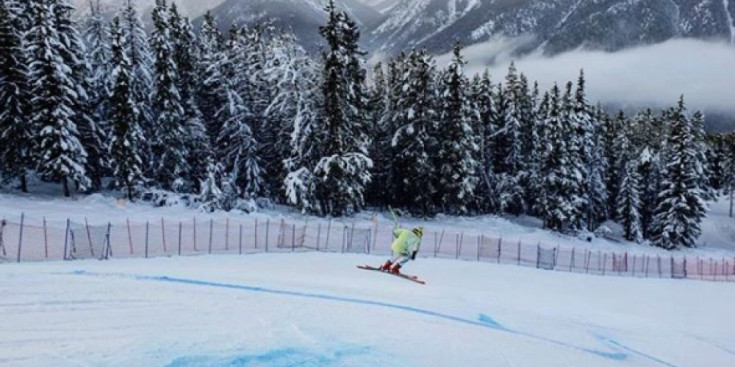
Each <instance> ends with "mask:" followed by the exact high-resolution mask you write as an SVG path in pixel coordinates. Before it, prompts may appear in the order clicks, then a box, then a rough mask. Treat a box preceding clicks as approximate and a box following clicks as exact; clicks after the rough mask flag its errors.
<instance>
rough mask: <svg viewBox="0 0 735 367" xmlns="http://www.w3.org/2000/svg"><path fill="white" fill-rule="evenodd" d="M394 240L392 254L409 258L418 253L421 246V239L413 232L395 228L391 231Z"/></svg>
mask: <svg viewBox="0 0 735 367" xmlns="http://www.w3.org/2000/svg"><path fill="white" fill-rule="evenodd" d="M393 236H394V237H395V240H394V241H393V245H391V247H390V248H391V250H393V253H394V254H401V255H406V256H410V255H411V253H413V252H418V251H419V247H420V246H421V237H419V236H417V235H416V233H414V232H413V230H410V229H403V228H399V227H396V229H394V230H393Z"/></svg>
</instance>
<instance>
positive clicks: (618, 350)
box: [61, 270, 680, 367]
mask: <svg viewBox="0 0 735 367" xmlns="http://www.w3.org/2000/svg"><path fill="white" fill-rule="evenodd" d="M71 274H73V275H78V276H88V277H98V278H106V277H112V278H120V279H131V280H136V281H149V282H163V283H174V284H183V285H191V286H202V287H210V288H224V289H234V290H240V291H247V292H255V293H267V294H275V295H281V296H289V297H299V298H311V299H320V300H327V301H335V302H343V303H353V304H360V305H366V306H376V307H383V308H390V309H394V310H399V311H405V312H412V313H415V314H420V315H424V316H430V317H435V318H439V319H443V320H448V321H452V322H456V323H461V324H466V325H472V326H478V327H483V328H487V329H490V330H494V331H498V332H502V333H508V334H512V335H517V336H520V337H525V338H528V339H531V340H535V341H541V342H545V343H549V344H553V345H556V346H560V347H564V348H568V349H572V350H575V351H578V352H583V353H587V354H592V355H595V356H598V357H601V358H605V359H609V360H615V361H625V360H627V359H629V358H630V357H631V356H632V355H635V356H638V357H641V358H645V359H648V360H650V361H653V362H656V363H658V364H660V365H662V366H667V367H680V366H678V365H675V364H671V363H669V362H666V361H664V360H661V359H659V358H657V357H655V356H652V355H650V354H647V353H645V352H642V351H639V350H636V349H634V348H631V347H629V346H626V345H624V344H622V343H620V342H618V341H616V340H614V339H612V338H609V337H604V336H601V335H595V337H596V338H597V339H598V340H599V341H600V342H601V343H602V344H604V345H605V347H606V348H607V349H608V351H605V350H597V349H591V348H587V347H581V346H577V345H573V344H569V343H566V342H563V341H559V340H554V339H550V338H547V337H544V336H539V335H534V334H530V333H527V332H523V331H517V330H513V329H509V328H506V327H504V326H503V325H501V324H500V323H498V322H497V321H495V320H494V319H493V318H492V317H490V316H489V315H486V314H480V315H479V316H478V318H477V320H470V319H466V318H463V317H459V316H453V315H449V314H444V313H440V312H436V311H431V310H426V309H421V308H417V307H412V306H405V305H399V304H392V303H387V302H380V301H373V300H368V299H360V298H350V297H341V296H333V295H327V294H318V293H309V292H300V291H289V290H279V289H270V288H265V287H256V286H249V285H242V284H228V283H218V282H210V281H205V280H196V279H184V278H176V277H169V276H146V275H135V274H124V273H94V272H89V271H86V270H79V271H74V272H72V273H71ZM61 275H67V273H64V274H61ZM353 352H354V353H358V354H359V353H361V352H359V351H352V352H349V351H347V353H353ZM295 354H298V355H301V354H303V352H299V351H296V350H292V349H284V350H279V351H273V352H271V353H268V354H266V355H262V356H249V357H237V358H236V359H237V360H238V361H239V362H243V361H259V362H264V361H266V360H277V359H280V358H285V357H288V356H290V355H295ZM200 358H204V357H200ZM200 362H203V360H201V359H196V358H194V359H192V358H184V359H179V360H177V361H174V363H172V364H170V365H169V367H174V366H175V367H182V366H194V365H198V363H200ZM332 362H334V361H332Z"/></svg>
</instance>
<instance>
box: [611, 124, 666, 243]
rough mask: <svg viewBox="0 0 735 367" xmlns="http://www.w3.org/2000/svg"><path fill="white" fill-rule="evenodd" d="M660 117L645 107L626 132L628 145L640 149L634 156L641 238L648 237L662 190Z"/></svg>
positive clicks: (661, 131) (612, 163) (661, 130)
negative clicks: (638, 184)
mask: <svg viewBox="0 0 735 367" xmlns="http://www.w3.org/2000/svg"><path fill="white" fill-rule="evenodd" d="M606 118H609V117H606ZM662 121H663V118H661V117H657V116H654V115H653V113H652V112H651V110H650V109H648V110H644V111H642V112H641V113H639V114H638V115H636V116H635V118H634V119H633V123H632V129H631V131H632V133H631V134H629V136H630V139H629V141H630V145H631V146H633V147H635V148H636V150H637V151H639V154H638V155H637V157H636V159H637V160H638V171H639V173H640V176H641V180H640V188H641V192H640V201H641V209H640V217H641V228H642V231H643V238H644V239H648V238H650V229H651V222H652V221H653V212H654V210H655V209H656V206H657V205H658V194H659V193H660V192H661V179H662V178H661V175H662V171H663V168H664V167H663V162H662V159H661V154H662V149H663V146H664V144H665V141H662V136H665V135H666V132H665V130H666V129H664V126H663V122H662ZM614 164H615V162H609V165H614Z"/></svg>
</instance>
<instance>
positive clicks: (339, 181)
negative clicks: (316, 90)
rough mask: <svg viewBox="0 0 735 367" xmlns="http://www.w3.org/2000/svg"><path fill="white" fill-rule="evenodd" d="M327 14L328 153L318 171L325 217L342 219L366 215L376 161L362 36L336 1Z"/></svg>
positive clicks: (325, 109) (324, 32) (325, 115)
mask: <svg viewBox="0 0 735 367" xmlns="http://www.w3.org/2000/svg"><path fill="white" fill-rule="evenodd" d="M325 11H326V12H327V13H328V19H329V20H328V22H327V24H326V25H325V26H323V27H321V28H320V29H319V33H320V34H321V35H322V36H323V37H324V39H325V40H326V42H327V45H328V47H327V50H325V51H324V52H323V55H322V57H323V60H324V71H323V75H324V79H323V85H322V92H323V95H324V101H323V107H322V108H323V118H324V121H325V125H326V126H325V127H326V129H327V132H326V134H327V135H326V141H325V144H326V151H325V155H324V156H323V157H321V159H320V160H319V163H317V166H316V167H315V169H314V176H315V177H316V178H317V182H318V186H317V197H318V200H319V201H320V202H321V204H322V205H321V206H322V210H321V213H320V214H322V215H333V216H342V215H346V214H350V213H354V212H358V211H360V210H361V209H362V207H363V205H364V202H365V198H364V192H365V189H366V187H367V185H368V184H369V182H370V180H371V172H370V169H371V168H372V161H371V160H370V158H369V157H368V155H367V149H368V146H369V143H370V142H369V139H368V136H367V128H366V123H365V121H364V115H363V113H364V110H365V92H364V80H365V70H364V69H363V66H362V64H363V61H362V60H361V57H362V55H363V53H362V51H360V50H359V48H358V41H359V38H360V32H359V31H358V29H357V25H356V24H355V22H354V21H353V20H352V19H351V18H350V16H349V15H348V14H347V13H346V12H338V11H337V9H336V7H335V5H334V0H330V1H329V3H328V4H327V6H326V8H325Z"/></svg>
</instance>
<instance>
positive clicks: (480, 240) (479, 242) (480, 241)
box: [477, 234, 485, 262]
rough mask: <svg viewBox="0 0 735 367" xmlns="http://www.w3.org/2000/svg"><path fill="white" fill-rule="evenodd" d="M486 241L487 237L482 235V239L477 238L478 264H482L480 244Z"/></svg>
mask: <svg viewBox="0 0 735 367" xmlns="http://www.w3.org/2000/svg"><path fill="white" fill-rule="evenodd" d="M484 239H485V235H482V234H481V235H480V237H477V262H480V244H481V243H482V242H483V240H484Z"/></svg>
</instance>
